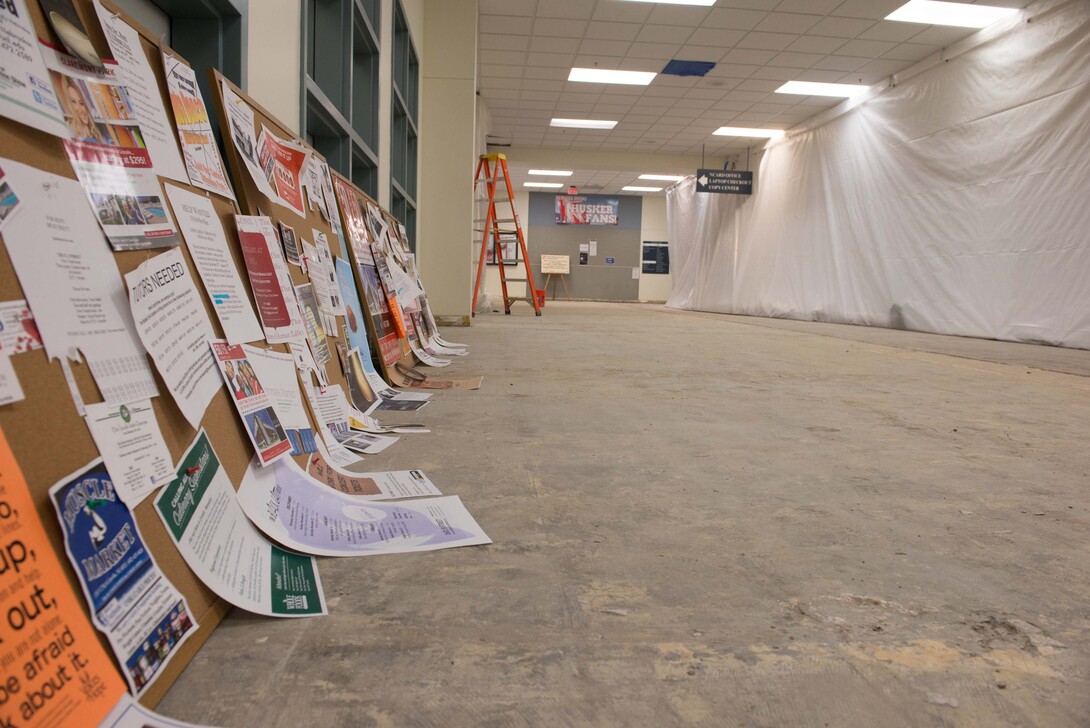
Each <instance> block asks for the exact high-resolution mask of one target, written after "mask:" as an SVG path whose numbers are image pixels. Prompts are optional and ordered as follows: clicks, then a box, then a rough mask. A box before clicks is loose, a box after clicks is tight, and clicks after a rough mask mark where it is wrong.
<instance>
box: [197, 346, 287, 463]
mask: <svg viewBox="0 0 1090 728" xmlns="http://www.w3.org/2000/svg"><path fill="white" fill-rule="evenodd" d="M211 346H212V353H213V354H214V355H215V358H216V363H217V364H218V365H219V369H220V372H221V373H222V374H223V380H224V381H225V382H227V389H228V391H229V392H230V393H231V401H232V402H234V403H235V409H236V410H238V416H239V417H241V418H242V422H243V424H244V425H245V427H246V434H247V435H248V436H249V437H250V442H251V443H252V444H253V446H254V452H256V453H257V457H258V459H259V460H260V461H261V464H262V465H268V464H269V463H271V462H273V461H274V460H279V459H280V458H283V457H287V456H288V455H290V454H291V451H292V444H291V440H289V439H288V433H287V432H285V431H284V425H283V424H282V423H281V422H280V414H279V413H278V412H277V411H276V408H275V407H273V404H272V400H271V399H270V398H269V395H268V394H266V393H265V387H264V386H262V384H261V380H260V379H258V376H257V372H256V371H255V370H254V367H253V365H252V364H250V360H249V359H248V358H247V357H246V349H243V348H242V347H241V346H231V345H229V344H228V343H227V342H226V341H213V342H212V343H211ZM247 349H250V350H251V351H252V350H253V348H252V347H247Z"/></svg>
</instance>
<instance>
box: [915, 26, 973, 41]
mask: <svg viewBox="0 0 1090 728" xmlns="http://www.w3.org/2000/svg"><path fill="white" fill-rule="evenodd" d="M974 32H975V31H973V30H972V29H971V28H949V27H942V26H938V25H932V26H931V27H930V28H927V29H926V30H924V31H922V32H920V33H919V34H918V35H914V36H912V42H913V43H924V44H927V45H938V46H948V45H950V44H951V43H955V42H957V41H959V40H961V39H962V38H967V37H969V36H970V35H972V34H973V33H974Z"/></svg>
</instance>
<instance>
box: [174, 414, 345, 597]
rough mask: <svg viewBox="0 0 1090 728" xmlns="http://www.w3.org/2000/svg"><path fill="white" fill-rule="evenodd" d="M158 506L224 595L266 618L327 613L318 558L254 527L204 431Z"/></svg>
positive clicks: (188, 554) (190, 560) (193, 562)
mask: <svg viewBox="0 0 1090 728" xmlns="http://www.w3.org/2000/svg"><path fill="white" fill-rule="evenodd" d="M291 462H294V461H291ZM155 509H156V511H157V512H158V513H159V516H160V517H161V518H162V519H163V523H164V525H166V529H167V533H168V534H169V535H170V537H171V538H172V539H173V540H174V543H175V545H176V546H177V547H178V551H179V552H180V553H181V554H182V558H184V559H185V561H186V563H187V564H189V568H190V569H192V570H193V572H194V573H195V574H196V575H197V576H198V577H199V578H200V579H201V581H203V582H204V584H205V585H206V586H207V587H208V588H209V589H211V590H212V591H213V592H215V593H216V594H217V595H218V596H219V597H220V598H222V599H224V600H226V601H228V602H230V603H231V604H233V605H235V606H236V607H239V608H240V609H245V610H246V611H248V612H253V613H254V614H263V615H265V616H268V617H310V616H314V615H318V614H328V611H327V609H326V603H325V594H324V593H323V592H322V582H321V579H320V578H319V576H318V565H317V564H316V563H315V561H314V559H313V558H311V557H308V556H299V555H298V554H293V553H289V552H287V551H284V550H283V549H281V548H279V547H277V546H275V545H273V544H271V543H269V541H268V539H266V538H265V537H264V536H263V535H262V534H261V532H259V531H258V530H257V529H256V528H254V526H253V524H252V523H250V521H249V520H248V519H247V518H246V515H245V514H244V513H243V512H242V508H241V507H240V506H239V503H238V498H236V497H235V489H234V486H232V485H231V480H230V478H228V477H227V473H226V472H225V471H224V469H223V466H222V464H221V463H220V460H219V457H217V456H216V451H215V450H213V449H212V443H210V442H209V441H208V435H207V434H206V433H205V431H204V430H201V431H200V432H199V433H198V434H197V438H196V439H195V440H194V441H193V444H192V445H190V446H189V449H188V450H187V451H186V453H185V455H183V456H182V459H181V462H179V464H178V468H177V469H176V470H175V474H174V480H173V481H172V482H171V483H170V484H169V485H168V486H166V487H165V488H163V490H162V492H161V493H160V494H159V496H158V497H157V498H156V499H155ZM226 554H230V555H231V558H224V556H225V555H226Z"/></svg>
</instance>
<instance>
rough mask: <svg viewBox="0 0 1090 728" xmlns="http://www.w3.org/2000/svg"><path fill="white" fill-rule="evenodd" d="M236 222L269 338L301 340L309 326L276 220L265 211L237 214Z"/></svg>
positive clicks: (262, 323)
mask: <svg viewBox="0 0 1090 728" xmlns="http://www.w3.org/2000/svg"><path fill="white" fill-rule="evenodd" d="M235 225H236V226H237V228H238V240H239V245H240V246H241V247H242V257H243V258H244V259H245V261H246V272H247V274H248V275H249V276H250V287H251V288H252V289H253V292H254V299H255V300H256V301H257V312H258V315H259V316H261V325H262V327H263V328H264V329H265V340H266V341H268V342H269V343H270V344H283V343H287V342H291V341H300V342H301V341H302V340H303V339H304V338H306V328H305V324H304V322H303V316H302V313H301V312H300V310H299V304H298V302H297V301H296V298H295V289H294V288H293V286H292V282H291V273H290V272H289V271H288V264H287V262H286V261H285V260H284V251H283V249H282V248H281V247H280V240H279V238H278V237H277V234H276V228H275V227H273V223H272V220H270V219H269V218H267V217H265V216H263V215H235Z"/></svg>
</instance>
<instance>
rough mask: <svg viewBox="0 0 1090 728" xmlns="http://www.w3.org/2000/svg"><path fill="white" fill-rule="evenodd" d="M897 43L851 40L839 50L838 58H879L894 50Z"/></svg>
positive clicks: (837, 52)
mask: <svg viewBox="0 0 1090 728" xmlns="http://www.w3.org/2000/svg"><path fill="white" fill-rule="evenodd" d="M896 45H897V44H896V43H890V42H889V41H882V40H858V39H857V40H850V41H848V42H847V43H845V44H844V45H842V46H840V48H838V49H837V51H836V54H837V55H838V56H859V57H860V58H877V57H878V56H880V55H882V54H883V53H887V52H889V51H891V50H893V49H894V47H895V46H896Z"/></svg>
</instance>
